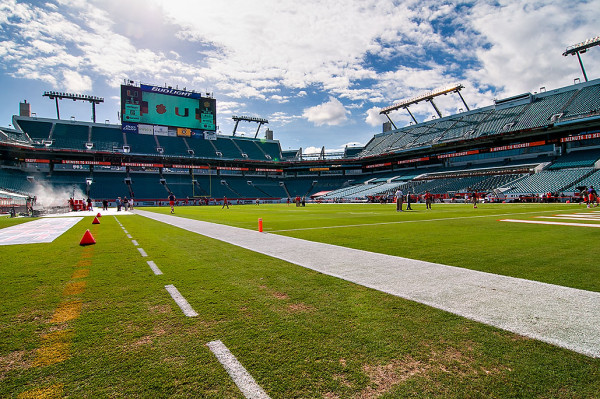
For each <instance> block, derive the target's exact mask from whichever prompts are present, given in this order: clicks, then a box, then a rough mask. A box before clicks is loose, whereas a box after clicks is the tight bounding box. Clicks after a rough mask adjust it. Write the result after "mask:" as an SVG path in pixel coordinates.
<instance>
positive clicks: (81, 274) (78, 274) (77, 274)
mask: <svg viewBox="0 0 600 399" xmlns="http://www.w3.org/2000/svg"><path fill="white" fill-rule="evenodd" d="M89 275H90V269H77V270H75V271H74V272H73V275H72V276H71V278H72V279H78V278H86V277H87V276H89Z"/></svg>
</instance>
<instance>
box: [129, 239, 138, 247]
mask: <svg viewBox="0 0 600 399" xmlns="http://www.w3.org/2000/svg"><path fill="white" fill-rule="evenodd" d="M131 243H132V244H133V245H135V246H136V247H137V246H138V245H140V244H138V242H137V241H136V240H131Z"/></svg>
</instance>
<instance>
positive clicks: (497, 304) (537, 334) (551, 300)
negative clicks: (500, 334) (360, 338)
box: [135, 210, 600, 357]
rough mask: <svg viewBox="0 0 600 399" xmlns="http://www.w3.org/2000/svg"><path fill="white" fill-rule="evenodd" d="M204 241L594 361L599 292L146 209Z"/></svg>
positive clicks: (598, 351)
mask: <svg viewBox="0 0 600 399" xmlns="http://www.w3.org/2000/svg"><path fill="white" fill-rule="evenodd" d="M135 213H137V214H139V215H142V216H145V217H147V218H150V219H154V220H157V221H160V222H163V223H167V224H170V225H173V226H176V227H179V228H182V229H185V230H188V231H191V232H194V233H198V234H201V235H203V236H206V237H210V238H214V239H217V240H220V241H224V242H227V243H230V244H233V245H236V246H239V247H242V248H246V249H249V250H251V251H254V252H258V253H261V254H265V255H269V256H272V257H275V258H278V259H282V260H285V261H287V262H290V263H293V264H296V265H299V266H302V267H306V268H309V269H312V270H316V271H318V272H321V273H324V274H327V275H330V276H334V277H339V278H341V279H344V280H347V281H351V282H353V283H356V284H359V285H362V286H365V287H370V288H373V289H376V290H379V291H383V292H386V293H389V294H392V295H395V296H399V297H402V298H406V299H409V300H411V301H415V302H419V303H422V304H425V305H429V306H432V307H434V308H437V309H442V310H445V311H448V312H451V313H454V314H457V315H460V316H464V317H466V318H469V319H471V320H475V321H478V322H481V323H485V324H489V325H492V326H495V327H498V328H501V329H504V330H508V331H512V332H514V333H517V334H520V335H524V336H527V337H530V338H535V339H538V340H541V341H544V342H547V343H550V344H554V345H557V346H560V347H563V348H567V349H570V350H573V351H575V352H579V353H582V354H585V355H588V356H591V357H600V293H598V292H591V291H583V290H578V289H573V288H567V287H561V286H557V285H552V284H546V283H540V282H537V281H530V280H524V279H518V278H514V277H506V276H500V275H496V274H490V273H484V272H479V271H473V270H468V269H462V268H458V267H453V266H446V265H441V264H436V263H430V262H424V261H419V260H413V259H407V258H401V257H397V256H390V255H384V254H379V253H373V252H367V251H361V250H356V249H351V248H345V247H340V246H336V245H330V244H323V243H318V242H312V241H306V240H301V239H297V238H292V237H285V236H280V235H276V234H267V233H259V232H257V231H252V230H247V229H242V228H238V227H230V226H225V225H220V224H215V223H208V222H202V221H198V220H192V219H185V218H180V217H176V216H171V215H163V214H158V213H153V212H147V211H138V210H136V211H135Z"/></svg>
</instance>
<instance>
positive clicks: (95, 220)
mask: <svg viewBox="0 0 600 399" xmlns="http://www.w3.org/2000/svg"><path fill="white" fill-rule="evenodd" d="M92 224H100V221H99V220H98V216H96V217H95V218H94V221H93V222H92Z"/></svg>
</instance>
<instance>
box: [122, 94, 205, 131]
mask: <svg viewBox="0 0 600 399" xmlns="http://www.w3.org/2000/svg"><path fill="white" fill-rule="evenodd" d="M121 122H122V128H123V131H124V132H128V133H140V134H154V135H161V136H184V137H190V136H194V135H203V134H204V132H216V128H217V124H216V122H217V106H216V100H215V99H214V98H208V97H202V96H201V95H200V93H196V92H190V91H185V90H177V89H173V88H167V87H160V86H149V85H140V86H139V87H138V86H129V85H122V86H121Z"/></svg>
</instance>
